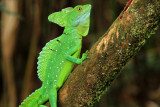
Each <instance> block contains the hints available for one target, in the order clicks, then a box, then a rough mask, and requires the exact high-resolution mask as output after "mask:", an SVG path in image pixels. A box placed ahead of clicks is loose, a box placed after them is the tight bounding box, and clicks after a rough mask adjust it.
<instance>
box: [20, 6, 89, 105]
mask: <svg viewBox="0 0 160 107" xmlns="http://www.w3.org/2000/svg"><path fill="white" fill-rule="evenodd" d="M90 11H91V5H78V6H76V7H74V8H72V7H68V8H65V9H62V11H60V12H55V13H53V14H51V15H49V17H48V19H49V21H51V22H54V23H57V24H58V25H60V26H61V27H65V29H64V32H63V34H62V35H61V36H59V37H58V38H56V39H53V40H50V41H49V42H48V43H47V44H46V45H45V47H44V48H43V49H42V51H41V52H40V55H39V57H38V63H37V64H38V67H37V68H38V71H37V72H38V76H39V78H40V80H41V81H42V86H41V88H39V89H38V90H36V91H35V92H34V93H32V94H31V95H30V96H29V97H27V98H26V99H25V100H24V101H23V102H22V103H21V105H20V107H39V106H43V105H42V104H43V103H44V102H46V101H47V100H48V99H49V102H50V104H51V107H57V91H58V90H59V89H60V87H61V86H62V85H63V83H64V82H65V80H66V79H67V77H68V75H69V74H70V72H71V70H72V68H73V66H74V63H77V64H82V61H83V60H84V59H86V58H87V55H88V51H86V52H85V53H83V55H82V58H81V59H79V55H80V52H81V47H82V36H86V35H87V34H88V31H89V23H90V19H89V17H90Z"/></svg>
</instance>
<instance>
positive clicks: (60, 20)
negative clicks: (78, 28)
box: [48, 7, 73, 27]
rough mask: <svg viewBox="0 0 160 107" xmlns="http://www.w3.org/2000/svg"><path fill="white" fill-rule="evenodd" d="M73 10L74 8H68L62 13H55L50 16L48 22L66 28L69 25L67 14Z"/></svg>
mask: <svg viewBox="0 0 160 107" xmlns="http://www.w3.org/2000/svg"><path fill="white" fill-rule="evenodd" d="M72 10H73V8H72V7H68V8H65V9H62V11H60V12H55V13H52V14H51V15H49V16H48V20H49V21H50V22H53V23H56V24H58V25H59V26H61V27H65V26H66V25H67V20H66V18H67V13H68V12H71V11H72Z"/></svg>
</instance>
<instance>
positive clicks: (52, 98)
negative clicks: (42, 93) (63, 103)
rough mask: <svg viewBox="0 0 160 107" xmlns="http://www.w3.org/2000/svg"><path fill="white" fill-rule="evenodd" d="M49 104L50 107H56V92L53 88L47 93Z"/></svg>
mask: <svg viewBox="0 0 160 107" xmlns="http://www.w3.org/2000/svg"><path fill="white" fill-rule="evenodd" d="M49 102H50V104H51V107H57V90H56V88H53V89H51V90H50V91H49Z"/></svg>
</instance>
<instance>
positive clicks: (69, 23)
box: [48, 4, 91, 36]
mask: <svg viewBox="0 0 160 107" xmlns="http://www.w3.org/2000/svg"><path fill="white" fill-rule="evenodd" d="M90 11H91V5H90V4H87V5H78V6H76V7H74V8H72V7H68V8H65V9H62V11H60V12H55V13H53V14H51V15H49V17H48V20H49V21H51V22H54V23H56V24H58V25H60V26H61V27H71V28H73V29H75V30H76V31H77V32H78V33H79V34H80V35H82V36H86V35H87V34H88V31H89V24H90Z"/></svg>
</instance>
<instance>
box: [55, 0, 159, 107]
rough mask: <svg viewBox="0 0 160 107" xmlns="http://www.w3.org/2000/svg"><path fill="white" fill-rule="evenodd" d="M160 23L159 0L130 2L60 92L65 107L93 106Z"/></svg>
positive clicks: (59, 101) (133, 0) (60, 104)
mask: <svg viewBox="0 0 160 107" xmlns="http://www.w3.org/2000/svg"><path fill="white" fill-rule="evenodd" d="M159 23H160V0H130V1H129V2H128V3H127V5H126V7H125V9H124V10H123V12H122V13H121V14H120V16H119V17H118V18H117V19H116V20H115V22H114V23H113V24H112V26H111V27H110V28H109V30H108V31H107V32H106V33H105V34H104V35H103V36H102V37H101V38H100V39H99V40H98V41H97V42H96V43H95V44H94V46H92V48H91V50H90V54H89V56H88V57H89V58H88V59H87V60H85V61H84V62H83V66H82V65H79V66H77V67H76V69H75V70H74V71H73V72H72V73H71V74H70V76H69V78H68V79H67V81H66V82H65V84H64V85H63V87H62V88H61V89H60V91H59V93H58V105H59V106H62V107H80V106H91V105H93V103H94V102H95V101H97V100H99V99H100V97H101V95H102V94H103V93H104V92H105V91H106V90H107V89H108V88H109V87H110V85H111V83H112V82H113V80H114V79H115V78H116V77H117V76H118V75H119V74H120V71H121V70H122V68H123V67H124V66H125V65H126V63H127V62H128V61H129V59H131V58H132V57H133V56H134V55H136V54H137V52H138V51H139V50H140V48H141V47H142V46H143V45H144V43H145V40H146V39H147V38H149V37H150V36H151V35H153V34H154V33H155V32H156V30H157V28H158V25H159Z"/></svg>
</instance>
